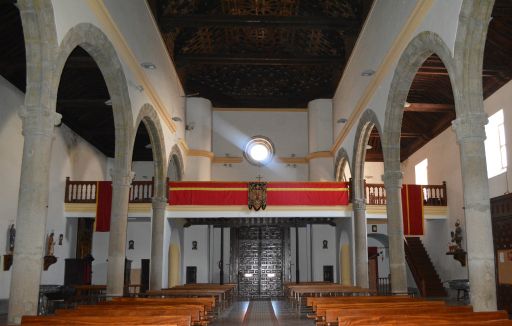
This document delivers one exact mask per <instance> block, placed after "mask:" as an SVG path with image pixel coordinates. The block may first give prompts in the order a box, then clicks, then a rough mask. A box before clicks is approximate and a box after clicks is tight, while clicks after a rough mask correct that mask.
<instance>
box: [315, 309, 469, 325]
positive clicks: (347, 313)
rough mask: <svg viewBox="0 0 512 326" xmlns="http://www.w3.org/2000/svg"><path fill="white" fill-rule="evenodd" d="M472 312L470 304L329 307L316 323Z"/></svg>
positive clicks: (327, 323) (330, 323)
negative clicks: (346, 319)
mask: <svg viewBox="0 0 512 326" xmlns="http://www.w3.org/2000/svg"><path fill="white" fill-rule="evenodd" d="M470 312H473V308H472V307H471V306H442V307H437V306H434V307H423V308H421V309H416V308H412V309H411V307H396V308H395V307H390V308H379V309H378V310H376V309H373V308H369V307H367V308H330V309H326V310H325V314H323V313H322V316H319V317H323V320H321V321H320V322H319V323H318V324H320V325H323V324H325V325H337V324H338V321H339V320H338V317H339V316H343V317H358V316H359V317H367V316H373V315H375V314H378V315H379V316H386V315H406V314H409V315H416V314H429V315H433V314H436V313H470Z"/></svg>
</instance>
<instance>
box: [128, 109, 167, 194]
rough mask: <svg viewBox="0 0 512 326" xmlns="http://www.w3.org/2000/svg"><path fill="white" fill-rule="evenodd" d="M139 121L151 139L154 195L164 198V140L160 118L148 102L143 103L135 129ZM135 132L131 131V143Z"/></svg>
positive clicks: (165, 188) (165, 192)
mask: <svg viewBox="0 0 512 326" xmlns="http://www.w3.org/2000/svg"><path fill="white" fill-rule="evenodd" d="M140 123H144V126H145V127H146V129H147V130H148V134H149V139H150V140H151V146H152V152H153V164H154V168H155V197H157V198H165V197H166V196H167V185H166V182H165V180H166V174H165V172H166V167H167V161H166V159H165V153H166V152H165V141H164V133H163V130H162V125H161V124H160V118H159V117H158V113H157V112H156V110H155V109H154V108H153V106H151V105H150V104H147V103H146V104H144V105H143V106H142V108H141V110H140V112H139V115H138V116H137V120H136V123H135V130H137V129H136V128H138V126H139V125H140ZM135 137H136V133H135V132H134V133H133V138H134V139H132V141H131V144H132V145H133V144H134V142H135Z"/></svg>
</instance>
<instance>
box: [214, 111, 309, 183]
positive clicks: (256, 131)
mask: <svg viewBox="0 0 512 326" xmlns="http://www.w3.org/2000/svg"><path fill="white" fill-rule="evenodd" d="M258 135H260V136H266V137H268V138H270V140H271V141H272V142H273V143H274V147H275V151H276V153H275V156H276V158H274V160H273V161H272V162H271V163H270V164H269V165H267V166H265V167H262V168H258V167H256V166H252V165H250V164H249V163H247V161H246V160H243V161H242V163H234V164H232V166H231V167H229V166H224V164H213V165H212V180H225V181H239V180H254V179H255V177H256V176H257V175H258V174H261V176H262V177H263V180H265V181H307V180H308V167H307V164H296V166H295V167H293V166H287V164H285V163H280V162H279V161H278V160H277V157H287V158H290V157H291V156H292V154H293V155H294V156H295V157H302V158H305V157H306V156H307V155H308V114H307V112H306V111H304V110H299V111H298V112H297V111H293V110H291V111H290V112H283V111H269V112H262V111H252V110H240V111H223V110H214V112H213V137H212V141H213V152H214V154H215V156H218V157H225V156H226V154H228V155H229V156H237V157H242V155H243V148H244V145H245V143H246V142H247V141H248V140H249V138H251V137H253V136H258Z"/></svg>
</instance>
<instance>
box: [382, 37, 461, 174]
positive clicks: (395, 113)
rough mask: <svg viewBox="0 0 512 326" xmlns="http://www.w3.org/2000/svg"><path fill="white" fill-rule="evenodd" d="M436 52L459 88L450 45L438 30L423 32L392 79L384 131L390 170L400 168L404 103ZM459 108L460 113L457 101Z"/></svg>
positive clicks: (388, 168) (400, 61)
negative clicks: (415, 81) (412, 85)
mask: <svg viewBox="0 0 512 326" xmlns="http://www.w3.org/2000/svg"><path fill="white" fill-rule="evenodd" d="M432 54H436V55H437V56H438V57H439V58H440V59H441V61H442V62H443V64H444V65H445V67H446V69H447V71H448V76H449V78H450V83H451V85H452V89H453V90H454V92H455V89H456V88H455V76H456V67H455V62H454V60H453V57H452V53H451V52H450V50H449V48H448V47H447V46H446V44H445V43H444V41H443V40H442V39H441V37H440V36H439V35H437V34H436V33H433V32H422V33H420V34H418V35H417V36H416V37H415V38H414V39H412V40H411V42H410V43H409V45H408V46H407V47H406V49H405V50H404V52H403V53H402V55H401V57H400V59H399V60H398V64H397V66H396V69H395V72H394V74H393V80H392V81H391V87H390V92H389V95H388V101H387V104H386V112H385V118H384V119H385V121H384V133H383V134H381V136H382V138H381V140H382V151H383V155H384V168H385V170H386V171H400V133H401V129H402V118H403V114H404V104H405V101H406V99H407V95H408V94H409V89H410V88H411V84H412V81H413V80H414V77H415V76H416V72H417V71H418V69H419V68H420V67H421V65H422V64H423V62H424V61H425V60H426V59H427V58H428V57H430V56H431V55H432ZM455 93H456V92H455ZM455 97H456V96H455ZM455 110H456V113H457V114H458V112H457V111H458V108H457V105H456V106H455Z"/></svg>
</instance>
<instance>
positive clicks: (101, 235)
mask: <svg viewBox="0 0 512 326" xmlns="http://www.w3.org/2000/svg"><path fill="white" fill-rule="evenodd" d="M109 234H110V232H94V233H93V235H92V256H93V257H94V261H93V262H92V279H91V283H92V284H107V259H108V242H109V241H108V237H109Z"/></svg>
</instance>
